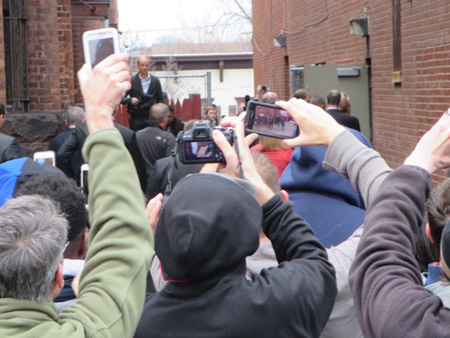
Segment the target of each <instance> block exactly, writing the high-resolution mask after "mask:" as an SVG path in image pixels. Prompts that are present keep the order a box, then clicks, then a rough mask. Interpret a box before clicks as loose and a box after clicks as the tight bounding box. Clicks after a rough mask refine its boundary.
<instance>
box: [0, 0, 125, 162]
mask: <svg viewBox="0 0 450 338" xmlns="http://www.w3.org/2000/svg"><path fill="white" fill-rule="evenodd" d="M0 6H1V11H0V13H1V14H0V15H2V17H1V20H0V25H1V28H0V41H1V43H0V100H1V101H2V102H4V103H6V105H7V107H8V115H7V119H6V124H5V126H4V130H3V132H5V133H7V134H10V135H13V136H15V137H17V138H18V140H19V141H20V143H21V146H22V149H23V152H24V154H25V155H31V154H32V153H33V152H34V151H36V150H42V149H46V146H47V144H46V143H47V142H48V141H49V140H51V138H53V137H54V136H55V135H56V134H57V133H58V132H59V131H61V130H62V128H63V126H62V120H63V112H64V111H65V109H66V108H68V107H70V106H73V105H79V104H82V100H81V96H80V93H79V88H78V84H77V80H76V73H77V71H78V69H79V68H80V67H81V65H82V64H83V60H84V56H83V49H82V34H83V32H84V31H87V30H90V29H97V28H103V27H105V26H106V25H108V26H112V27H117V22H118V13H117V0H111V1H109V0H103V1H81V0H72V1H70V0H3V1H2V2H0Z"/></svg>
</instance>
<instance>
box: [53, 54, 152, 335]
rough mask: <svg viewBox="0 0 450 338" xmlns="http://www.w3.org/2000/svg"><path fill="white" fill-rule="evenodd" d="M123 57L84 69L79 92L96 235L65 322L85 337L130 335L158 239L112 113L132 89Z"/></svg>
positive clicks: (92, 235) (92, 236)
mask: <svg viewBox="0 0 450 338" xmlns="http://www.w3.org/2000/svg"><path fill="white" fill-rule="evenodd" d="M125 61H126V58H125V57H123V56H119V55H113V56H110V57H108V58H106V59H105V60H104V61H102V62H101V63H100V64H99V65H97V67H96V68H94V70H93V73H92V76H90V75H89V73H88V72H86V70H87V69H86V68H85V67H83V68H82V69H81V71H80V72H79V74H78V75H79V80H80V87H81V90H82V93H83V97H84V101H85V105H86V120H87V123H88V128H89V131H90V134H91V135H90V136H89V137H88V139H87V140H86V142H85V145H84V149H83V153H84V156H85V158H86V161H87V162H88V163H89V166H90V171H89V190H90V194H89V219H90V223H91V226H92V228H91V231H90V235H89V247H88V252H87V255H86V265H85V268H84V271H83V274H82V277H81V278H82V279H81V283H80V288H79V299H78V302H77V304H75V305H73V306H71V307H69V308H67V309H66V310H64V311H63V312H62V313H61V314H60V319H59V320H60V322H62V323H63V324H67V325H72V326H73V327H74V328H75V329H76V330H80V331H82V332H85V335H86V336H87V337H93V336H105V337H106V336H108V337H132V336H133V334H134V331H135V329H136V326H137V323H138V321H139V318H140V315H141V311H142V308H143V304H144V298H145V287H146V276H147V272H148V268H149V264H150V254H151V252H152V250H153V239H152V238H153V237H152V235H151V233H150V227H149V224H148V221H147V219H146V214H145V208H144V203H143V199H142V194H141V193H140V187H139V180H138V177H137V174H136V170H135V169H134V165H133V161H132V159H131V156H130V154H129V152H128V151H127V149H126V148H125V146H124V142H123V139H122V137H121V135H120V133H119V131H118V130H117V129H115V128H114V126H113V122H112V118H111V114H112V112H113V110H114V108H115V107H116V105H117V104H118V103H119V102H120V99H121V97H122V96H123V94H124V93H125V91H126V90H127V89H128V88H129V86H130V83H129V72H128V67H127V65H126V63H125Z"/></svg>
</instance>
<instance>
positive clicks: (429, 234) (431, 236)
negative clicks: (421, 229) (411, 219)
mask: <svg viewBox="0 0 450 338" xmlns="http://www.w3.org/2000/svg"><path fill="white" fill-rule="evenodd" d="M425 233H426V234H427V237H428V239H429V240H430V241H432V242H433V243H434V238H433V235H432V234H431V229H430V223H427V225H426V226H425Z"/></svg>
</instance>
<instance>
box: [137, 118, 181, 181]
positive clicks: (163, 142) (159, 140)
mask: <svg viewBox="0 0 450 338" xmlns="http://www.w3.org/2000/svg"><path fill="white" fill-rule="evenodd" d="M136 139H137V143H138V145H139V149H140V150H141V153H142V157H143V158H144V161H145V168H146V169H147V173H148V174H149V175H150V171H151V170H152V167H153V166H154V165H155V162H156V161H157V160H159V159H160V158H163V157H167V156H170V155H171V153H172V149H173V148H174V147H175V137H174V136H173V135H172V134H171V133H170V132H168V131H165V130H164V129H163V128H162V127H161V126H160V125H159V124H151V125H150V126H149V127H147V128H145V129H142V130H139V131H138V132H137V133H136ZM150 179H151V178H150Z"/></svg>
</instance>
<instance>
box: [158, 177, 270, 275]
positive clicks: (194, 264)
mask: <svg viewBox="0 0 450 338" xmlns="http://www.w3.org/2000/svg"><path fill="white" fill-rule="evenodd" d="M261 224H262V209H261V207H260V205H259V204H258V202H257V201H256V199H255V190H254V187H253V186H252V185H251V184H250V183H248V182H247V181H244V180H241V179H238V178H231V177H228V176H225V175H221V174H193V175H189V176H187V177H185V178H183V179H182V180H181V181H179V182H178V184H177V185H176V186H175V188H174V190H173V191H172V194H171V195H170V197H169V198H168V199H167V201H166V203H165V204H164V206H163V208H162V210H161V215H160V218H159V221H158V224H157V227H156V231H155V251H156V255H157V256H158V258H159V259H160V261H161V266H162V270H163V275H164V278H165V279H166V280H170V281H189V282H195V281H202V280H205V279H210V278H214V277H215V276H220V275H222V274H225V273H230V272H232V271H234V270H236V269H237V268H238V267H239V266H240V265H242V264H243V263H244V262H245V257H247V256H249V255H252V254H253V253H254V252H255V251H256V250H257V248H258V246H259V236H258V233H259V228H260V226H261Z"/></svg>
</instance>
